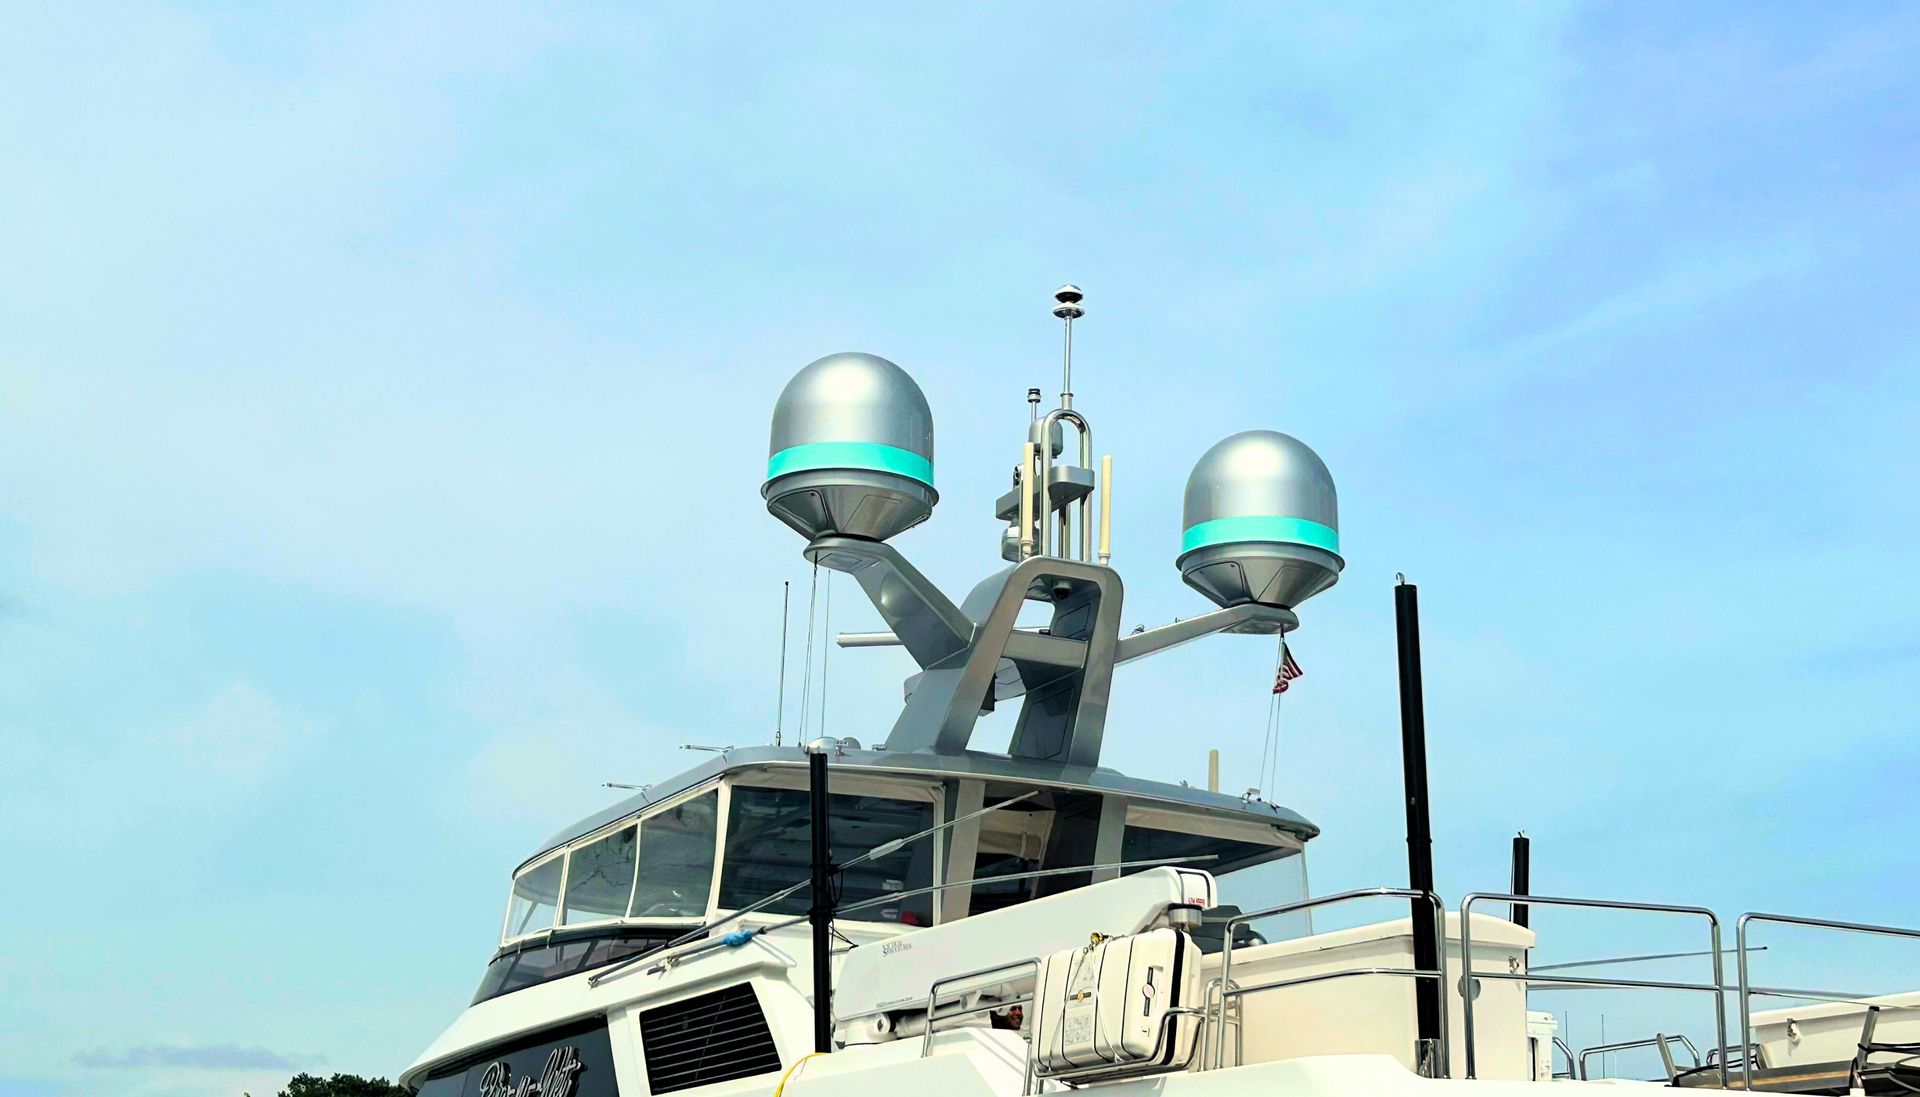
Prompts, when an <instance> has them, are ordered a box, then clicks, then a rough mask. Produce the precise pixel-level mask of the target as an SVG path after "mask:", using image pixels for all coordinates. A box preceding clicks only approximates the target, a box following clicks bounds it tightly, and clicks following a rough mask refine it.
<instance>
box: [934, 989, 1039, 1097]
mask: <svg viewBox="0 0 1920 1097" xmlns="http://www.w3.org/2000/svg"><path fill="white" fill-rule="evenodd" d="M1022 969H1030V970H1031V971H1032V972H1033V981H1034V988H1033V990H1032V991H1031V992H1029V993H1027V994H1023V995H1020V996H1019V997H1016V998H1006V999H1002V1000H1000V1001H996V1002H993V1003H991V1004H989V1005H980V1006H969V1007H967V1008H965V1009H956V1010H950V1011H948V1012H947V1013H945V1014H943V1015H941V1016H940V1018H939V1019H940V1020H942V1021H950V1020H952V1019H954V1018H956V1017H971V1016H973V1015H974V1014H976V1013H989V1012H992V1011H994V1010H1003V1009H1008V1008H1011V1007H1013V1006H1030V1005H1032V1004H1033V1001H1034V996H1035V995H1037V994H1039V992H1040V958H1039V957H1038V956H1029V957H1027V958H1026V959H1024V960H1009V961H1007V962H1006V963H1004V964H995V965H993V966H992V967H983V968H975V969H974V970H972V971H964V972H961V973H960V974H958V975H948V976H945V977H943V978H939V979H935V980H934V981H933V985H932V986H930V987H928V988H927V1030H926V1034H925V1035H924V1036H923V1037H922V1038H921V1040H920V1057H921V1058H922V1059H924V1058H926V1057H927V1054H928V1052H930V1051H932V1050H933V1023H934V1019H935V1018H934V1010H935V1008H936V1007H937V1006H938V1005H939V1003H940V988H942V987H947V986H952V985H954V984H955V983H965V982H970V981H972V980H975V979H983V978H985V977H987V976H989V975H999V974H1002V973H1006V974H1008V975H1009V976H1012V973H1014V972H1017V971H1021V970H1022ZM1002 981H1003V982H1004V981H1006V980H1002ZM989 985H993V984H989ZM1036 1012H1037V1011H1036ZM1032 1092H1033V1042H1032V1041H1031V1040H1029V1041H1027V1061H1026V1065H1025V1066H1024V1067H1023V1068H1022V1070H1021V1078H1020V1094H1021V1097H1028V1095H1029V1094H1031V1093H1032Z"/></svg>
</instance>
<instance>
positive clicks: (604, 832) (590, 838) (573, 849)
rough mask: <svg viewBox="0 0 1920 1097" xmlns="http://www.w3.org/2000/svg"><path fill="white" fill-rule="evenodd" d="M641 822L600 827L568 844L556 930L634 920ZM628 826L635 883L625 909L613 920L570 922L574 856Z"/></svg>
mask: <svg viewBox="0 0 1920 1097" xmlns="http://www.w3.org/2000/svg"><path fill="white" fill-rule="evenodd" d="M640 822H641V820H640V819H639V818H630V819H627V820H626V821H625V822H621V823H614V824H611V825H609V826H604V827H601V828H600V829H599V830H596V831H594V832H593V833H591V834H589V835H587V836H586V837H584V838H581V839H579V840H578V841H574V842H569V843H568V844H567V846H566V848H565V849H564V850H562V851H561V852H563V853H565V854H566V856H567V870H566V872H565V873H564V874H563V876H564V879H563V880H562V881H561V889H560V907H559V909H558V910H556V911H555V912H554V916H553V925H554V928H555V929H580V928H582V927H585V926H606V925H613V924H615V923H617V922H624V921H627V920H628V919H629V918H630V917H631V914H630V913H629V912H631V911H632V910H633V893H634V889H635V888H637V887H638V886H639V885H640V831H641V827H640ZM629 827H632V828H633V882H632V883H630V884H628V885H627V902H626V905H625V906H623V907H621V908H620V911H621V913H620V914H619V915H618V916H616V917H613V918H596V919H594V920H592V921H590V922H569V921H567V885H569V884H572V883H573V855H574V854H576V853H578V852H580V851H581V850H583V849H585V848H587V847H588V846H590V845H593V844H594V843H596V842H600V841H604V840H605V839H607V838H611V837H613V836H614V835H616V834H618V833H620V832H621V831H623V830H626V829H627V828H629ZM515 879H518V877H517V876H516V877H515Z"/></svg>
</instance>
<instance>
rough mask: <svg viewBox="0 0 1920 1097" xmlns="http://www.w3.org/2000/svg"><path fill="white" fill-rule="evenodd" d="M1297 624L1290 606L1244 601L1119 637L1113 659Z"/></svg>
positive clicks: (1266, 633) (1268, 632) (1270, 631)
mask: <svg viewBox="0 0 1920 1097" xmlns="http://www.w3.org/2000/svg"><path fill="white" fill-rule="evenodd" d="M1299 625H1300V618H1298V617H1295V616H1294V614H1293V611H1292V610H1290V609H1281V608H1280V607H1279V606H1263V605H1261V604H1260V603H1258V602H1247V603H1245V604H1242V605H1238V606H1229V607H1227V608H1226V609H1216V610H1213V611H1211V612H1208V613H1203V614H1201V615H1200V616H1198V617H1189V618H1187V619H1185V620H1183V621H1175V622H1174V623H1173V624H1171V625H1161V626H1160V627H1159V628H1156V629H1148V630H1147V631H1145V632H1139V633H1135V634H1134V635H1132V636H1122V637H1121V638H1120V652H1119V655H1118V656H1117V657H1116V658H1115V659H1114V662H1116V663H1126V662H1131V661H1132V660H1134V659H1144V658H1146V657H1147V656H1149V655H1154V654H1157V653H1159V652H1162V651H1166V650H1167V649H1168V648H1172V647H1178V646H1179V645H1181V644H1184V643H1187V642H1188V641H1190V640H1198V639H1200V638H1201V637H1202V636H1211V635H1213V634H1214V633H1216V632H1239V633H1253V634H1256V635H1263V636H1271V635H1273V634H1274V633H1277V632H1289V631H1292V630H1293V629H1295V628H1298V627H1299Z"/></svg>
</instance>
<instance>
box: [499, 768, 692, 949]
mask: <svg viewBox="0 0 1920 1097" xmlns="http://www.w3.org/2000/svg"><path fill="white" fill-rule="evenodd" d="M719 801H720V794H719V792H718V791H717V790H716V791H709V792H706V793H704V794H702V795H699V796H695V797H692V798H691V799H687V800H683V801H681V802H680V803H678V804H674V805H673V806H671V807H667V808H663V809H661V810H660V811H657V812H655V813H654V814H652V815H649V816H647V817H645V818H643V819H641V820H640V821H639V822H637V823H627V824H625V825H623V826H621V827H618V828H616V829H614V830H612V831H610V832H607V833H604V834H601V835H598V836H596V837H592V838H589V839H587V840H585V841H583V842H579V843H577V844H575V845H574V846H572V847H570V848H568V849H564V850H560V851H559V852H556V853H554V854H552V855H551V856H549V857H547V858H546V859H545V860H543V861H539V862H536V863H535V864H532V865H529V866H527V867H526V868H525V869H523V870H521V872H520V874H519V875H517V876H515V877H514V878H513V894H512V897H511V898H510V899H509V900H508V902H507V922H506V927H505V930H504V931H503V932H502V934H501V938H502V940H506V941H511V940H515V939H517V938H520V937H525V936H528V935H530V934H535V933H544V932H546V931H548V930H551V929H554V928H555V927H556V926H582V925H592V924H594V923H597V922H612V921H617V920H620V919H625V918H645V919H648V920H669V921H672V920H681V919H694V918H701V917H704V916H705V915H706V913H707V898H708V893H709V892H710V891H711V890H712V887H713V860H714V844H715V841H716V840H717V837H718V826H719Z"/></svg>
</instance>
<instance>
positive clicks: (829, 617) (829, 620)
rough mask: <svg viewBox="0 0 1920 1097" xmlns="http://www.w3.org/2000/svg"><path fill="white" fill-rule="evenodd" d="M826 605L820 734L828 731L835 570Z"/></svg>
mask: <svg viewBox="0 0 1920 1097" xmlns="http://www.w3.org/2000/svg"><path fill="white" fill-rule="evenodd" d="M826 603H827V604H826V607H825V609H824V611H823V612H822V614H821V616H822V617H824V618H825V620H824V621H822V622H821V624H820V734H822V735H825V734H826V733H827V656H829V655H831V654H833V645H832V644H830V643H828V642H827V638H828V637H830V636H832V635H833V572H831V571H829V572H827V597H826Z"/></svg>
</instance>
